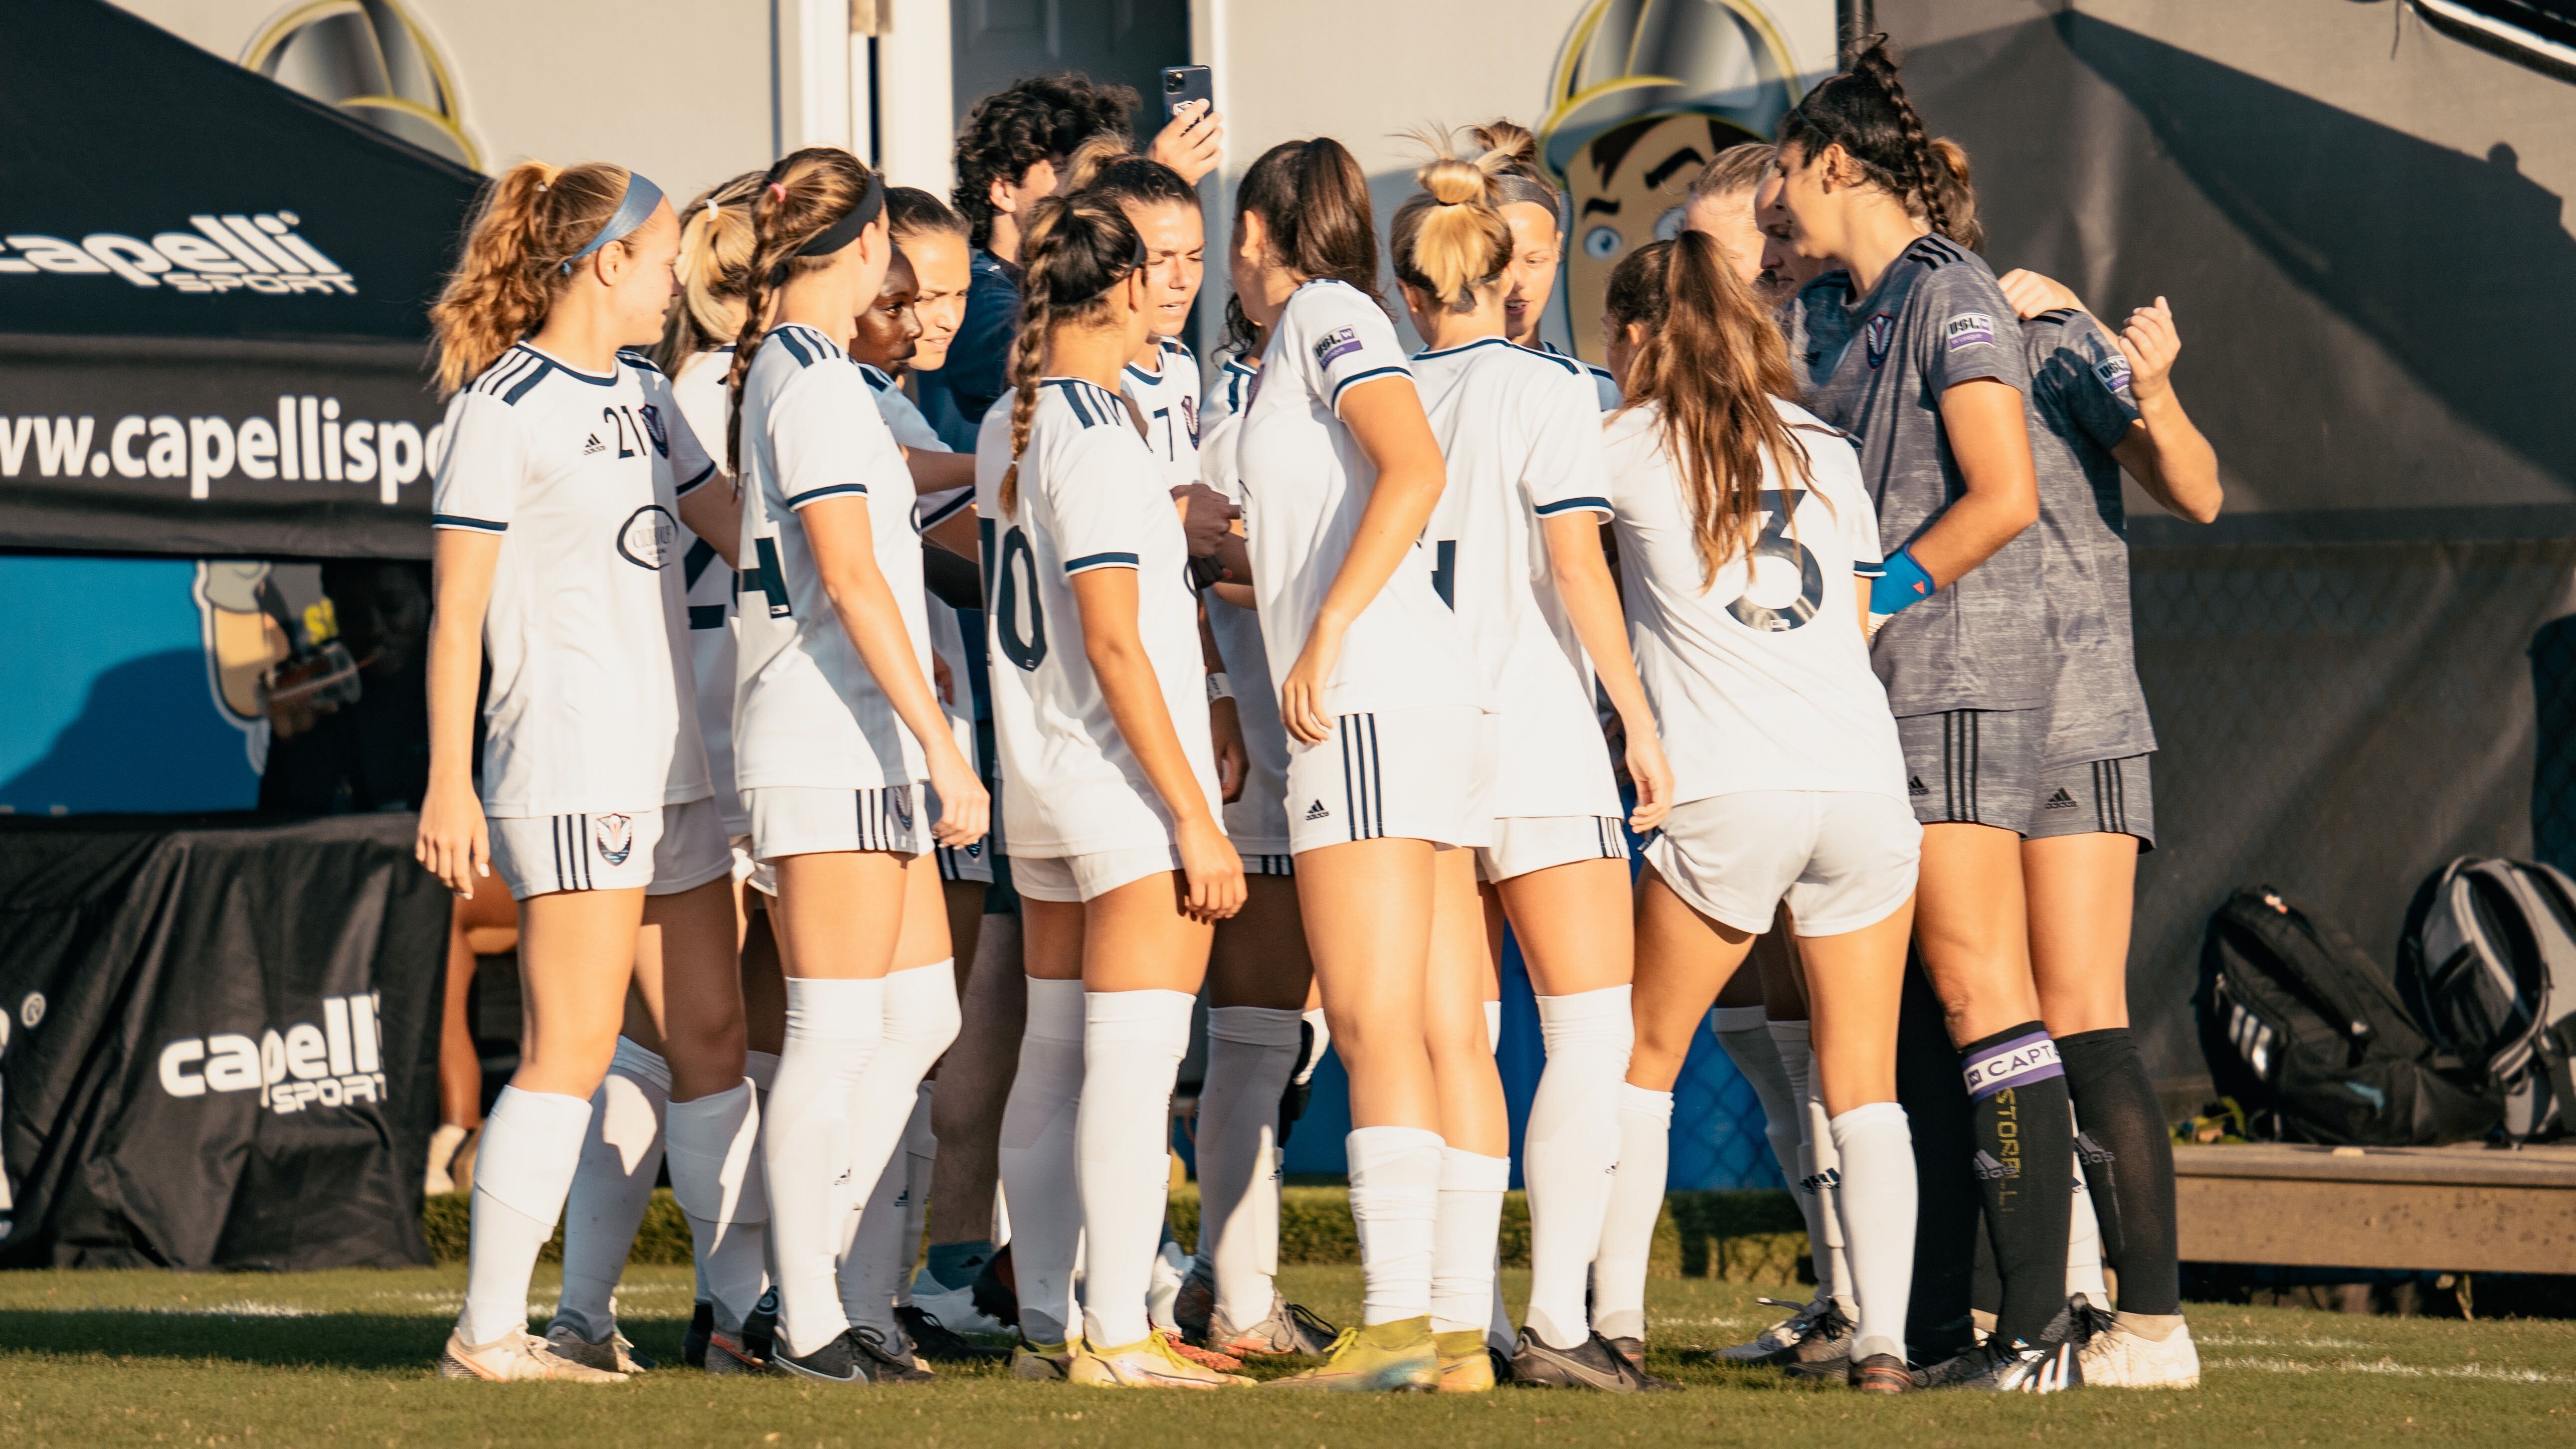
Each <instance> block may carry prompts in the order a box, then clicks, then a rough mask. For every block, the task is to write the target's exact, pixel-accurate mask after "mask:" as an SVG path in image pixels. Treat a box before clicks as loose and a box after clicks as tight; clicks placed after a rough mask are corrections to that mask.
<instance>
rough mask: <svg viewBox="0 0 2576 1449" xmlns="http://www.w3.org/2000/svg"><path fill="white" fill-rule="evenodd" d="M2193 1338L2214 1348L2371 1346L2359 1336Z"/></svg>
mask: <svg viewBox="0 0 2576 1449" xmlns="http://www.w3.org/2000/svg"><path fill="white" fill-rule="evenodd" d="M2193 1338H2194V1339H2195V1340H2196V1341H2198V1342H2200V1343H2202V1344H2205V1345H2208V1346H2210V1347H2213V1348H2371V1347H2374V1346H2375V1345H2372V1344H2369V1343H2366V1342H2364V1341H2362V1340H2361V1339H2358V1338H2265V1337H2263V1336H2261V1335H2260V1334H2234V1333H2203V1334H2194V1335H2193Z"/></svg>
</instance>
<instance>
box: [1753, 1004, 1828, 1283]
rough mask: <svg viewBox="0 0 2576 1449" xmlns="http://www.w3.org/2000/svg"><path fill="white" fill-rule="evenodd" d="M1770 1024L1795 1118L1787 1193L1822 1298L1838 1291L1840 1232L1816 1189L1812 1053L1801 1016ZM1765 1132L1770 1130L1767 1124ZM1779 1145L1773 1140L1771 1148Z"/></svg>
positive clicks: (1791, 1111) (1775, 1150)
mask: <svg viewBox="0 0 2576 1449" xmlns="http://www.w3.org/2000/svg"><path fill="white" fill-rule="evenodd" d="M1768 1029H1769V1031H1770V1034H1771V1041H1772V1043H1773V1045H1774V1046H1775V1048H1776V1049H1777V1051H1778V1054H1779V1057H1780V1071H1781V1074H1782V1075H1783V1076H1784V1077H1786V1078H1787V1079H1788V1083H1789V1092H1790V1099H1789V1101H1790V1112H1789V1120H1790V1121H1791V1122H1792V1123H1794V1124H1795V1131H1796V1134H1797V1136H1796V1142H1795V1145H1794V1148H1793V1150H1794V1152H1795V1154H1796V1155H1795V1157H1794V1158H1793V1159H1792V1160H1791V1161H1790V1162H1789V1164H1788V1165H1787V1166H1786V1167H1785V1168H1784V1169H1783V1171H1785V1172H1786V1173H1787V1174H1788V1178H1789V1193H1790V1196H1791V1197H1793V1198H1795V1199H1796V1200H1797V1204H1798V1214H1799V1216H1801V1217H1803V1218H1805V1219H1806V1220H1807V1256H1808V1258H1809V1259H1810V1260H1812V1261H1813V1262H1814V1263H1815V1265H1816V1298H1815V1301H1816V1302H1818V1303H1822V1302H1824V1301H1826V1300H1827V1299H1830V1298H1832V1297H1833V1296H1834V1294H1835V1293H1837V1292H1838V1291H1840V1290H1839V1289H1837V1288H1836V1287H1835V1286H1834V1267H1835V1262H1836V1258H1835V1253H1834V1249H1833V1241H1834V1239H1835V1238H1836V1237H1838V1236H1840V1234H1841V1230H1840V1229H1839V1228H1836V1227H1832V1226H1829V1225H1828V1224H1827V1222H1826V1220H1825V1219H1826V1211H1825V1204H1824V1198H1823V1197H1822V1195H1821V1194H1820V1193H1819V1192H1818V1190H1817V1189H1818V1184H1817V1183H1816V1180H1815V1179H1816V1149H1815V1139H1814V1134H1813V1132H1812V1130H1811V1124H1810V1122H1809V1121H1808V1118H1807V1096H1808V1090H1807V1087H1808V1079H1809V1077H1810V1076H1812V1075H1813V1064H1814V1054H1813V1052H1812V1051H1810V1049H1809V1047H1808V1036H1807V1024H1806V1023H1805V1022H1803V1021H1774V1022H1771V1023H1770V1024H1769V1028H1768ZM1766 1127H1767V1124H1766ZM1764 1135H1765V1136H1768V1135H1769V1133H1768V1131H1767V1130H1766V1132H1765V1134H1764ZM1778 1147H1779V1144H1778V1143H1776V1142H1775V1143H1774V1144H1773V1151H1774V1153H1775V1154H1776V1152H1777V1151H1778Z"/></svg>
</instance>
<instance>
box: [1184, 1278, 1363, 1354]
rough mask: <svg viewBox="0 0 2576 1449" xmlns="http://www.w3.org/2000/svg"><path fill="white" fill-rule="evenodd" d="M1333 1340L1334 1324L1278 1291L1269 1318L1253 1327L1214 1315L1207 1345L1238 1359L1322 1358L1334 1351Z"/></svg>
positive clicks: (1271, 1297) (1272, 1302)
mask: <svg viewBox="0 0 2576 1449" xmlns="http://www.w3.org/2000/svg"><path fill="white" fill-rule="evenodd" d="M1333 1338H1334V1329H1333V1325H1331V1324H1329V1323H1326V1322H1325V1321H1324V1320H1323V1319H1321V1318H1318V1317H1316V1316H1315V1314H1314V1312H1313V1311H1312V1310H1310V1309H1308V1308H1306V1307H1305V1306H1304V1305H1303V1304H1297V1303H1291V1302H1289V1301H1288V1300H1287V1299H1285V1298H1283V1297H1281V1296H1280V1295H1279V1294H1278V1293H1277V1292H1276V1291H1274V1292H1272V1294H1271V1295H1270V1314H1269V1316H1268V1317H1266V1318H1264V1319H1262V1320H1261V1321H1260V1322H1259V1323H1256V1324H1254V1325H1252V1326H1251V1327H1249V1328H1237V1327H1235V1326H1234V1325H1233V1324H1231V1323H1228V1322H1226V1321H1225V1318H1224V1316H1223V1315H1222V1314H1213V1312H1212V1316H1211V1318H1210V1320H1209V1323H1208V1332H1207V1338H1206V1343H1207V1345H1208V1347H1210V1348H1213V1349H1215V1350H1216V1351H1217V1352H1219V1353H1228V1354H1232V1355H1234V1356H1235V1357H1237V1358H1321V1357H1323V1356H1324V1355H1325V1354H1327V1353H1330V1352H1332V1349H1333Z"/></svg>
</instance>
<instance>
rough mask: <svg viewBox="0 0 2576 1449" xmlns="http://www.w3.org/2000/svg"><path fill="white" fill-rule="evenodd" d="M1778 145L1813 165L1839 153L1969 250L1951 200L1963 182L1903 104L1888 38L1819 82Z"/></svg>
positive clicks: (1877, 38) (1785, 122) (1787, 120)
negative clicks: (1832, 151) (1830, 152)
mask: <svg viewBox="0 0 2576 1449" xmlns="http://www.w3.org/2000/svg"><path fill="white" fill-rule="evenodd" d="M1780 146H1781V149H1782V150H1784V151H1785V150H1787V149H1788V148H1789V147H1791V146H1795V147H1797V148H1798V149H1799V150H1800V151H1801V152H1803V153H1805V155H1806V157H1807V159H1808V160H1810V161H1812V160H1814V159H1815V158H1816V157H1818V156H1820V155H1823V154H1824V151H1825V148H1827V147H1829V146H1840V147H1841V148H1842V150H1843V154H1844V155H1845V156H1848V157H1850V158H1851V160H1852V164H1853V165H1855V166H1857V167H1859V168H1860V172H1861V176H1862V178H1863V179H1864V180H1866V181H1868V182H1869V183H1870V184H1871V185H1874V186H1877V187H1879V188H1880V189H1881V190H1884V191H1887V192H1889V193H1891V194H1892V195H1894V196H1895V197H1896V198H1897V199H1898V200H1899V201H1902V202H1903V203H1905V206H1906V209H1907V210H1909V211H1911V212H1914V213H1915V214H1916V215H1918V216H1921V217H1922V218H1923V219H1924V220H1926V221H1928V222H1930V223H1931V224H1932V229H1933V230H1934V231H1936V232H1939V233H1940V234H1941V235H1943V236H1945V237H1948V238H1950V239H1951V240H1953V241H1958V242H1962V243H1966V240H1967V239H1966V238H1965V237H1963V236H1961V235H1960V233H1959V231H1958V230H1954V229H1953V228H1954V227H1958V228H1962V229H1964V227H1963V223H1964V222H1965V221H1967V220H1968V219H1967V218H1960V217H1954V216H1953V215H1952V214H1951V201H1952V199H1953V198H1955V197H1956V196H1958V195H1959V194H1960V192H1961V190H1962V189H1963V188H1964V185H1965V181H1964V178H1959V177H1954V176H1952V175H1951V174H1950V163H1949V159H1948V157H1947V156H1946V155H1944V154H1943V153H1942V152H1940V151H1938V150H1936V149H1935V148H1934V146H1933V144H1932V140H1931V137H1930V135H1929V134H1927V133H1926V132H1925V130H1924V129H1923V118H1922V117H1921V116H1919V115H1917V114H1915V111H1914V103H1913V102H1912V101H1910V100H1908V99H1906V96H1905V86H1904V84H1903V83H1902V82H1900V81H1899V80H1898V79H1897V76H1896V60H1895V58H1894V57H1892V56H1890V55H1889V54H1888V53H1887V37H1886V36H1885V35H1873V36H1871V37H1869V43H1868V44H1867V45H1866V46H1865V47H1864V48H1863V49H1862V50H1861V51H1860V53H1859V54H1858V55H1855V56H1854V57H1852V62H1851V69H1849V70H1847V71H1845V72H1843V73H1842V74H1840V75H1836V76H1828V77H1827V78H1825V79H1824V80H1822V81H1819V82H1817V84H1816V88H1815V89H1814V90H1811V91H1809V92H1807V95H1806V98H1805V99H1804V100H1801V101H1800V102H1798V104H1797V105H1796V106H1795V107H1793V108H1791V110H1790V112H1789V114H1788V115H1786V116H1783V117H1782V118H1781V120H1780Z"/></svg>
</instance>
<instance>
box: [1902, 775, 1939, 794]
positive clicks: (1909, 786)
mask: <svg viewBox="0 0 2576 1449" xmlns="http://www.w3.org/2000/svg"><path fill="white" fill-rule="evenodd" d="M1905 793H1906V794H1908V795H1929V794H1931V793H1932V792H1931V791H1929V790H1926V789H1924V788H1923V777H1922V776H1921V775H1908V776H1907V777H1906V778H1905Z"/></svg>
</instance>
